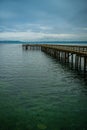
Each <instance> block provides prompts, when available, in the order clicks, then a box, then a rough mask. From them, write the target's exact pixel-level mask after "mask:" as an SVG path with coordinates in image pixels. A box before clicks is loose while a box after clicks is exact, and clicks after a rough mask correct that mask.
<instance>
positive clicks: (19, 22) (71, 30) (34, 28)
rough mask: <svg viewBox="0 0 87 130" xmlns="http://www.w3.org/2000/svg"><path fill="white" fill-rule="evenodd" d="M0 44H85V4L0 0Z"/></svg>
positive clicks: (69, 0) (85, 0)
mask: <svg viewBox="0 0 87 130" xmlns="http://www.w3.org/2000/svg"><path fill="white" fill-rule="evenodd" d="M0 40H30V41H32V40H34V41H35V40H78V41H79V40H87V0H0Z"/></svg>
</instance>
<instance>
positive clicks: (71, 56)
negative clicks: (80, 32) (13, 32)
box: [22, 44, 87, 74]
mask: <svg viewBox="0 0 87 130" xmlns="http://www.w3.org/2000/svg"><path fill="white" fill-rule="evenodd" d="M22 46H23V48H25V49H26V50H29V49H30V50H31V49H32V50H41V51H43V52H45V53H46V54H48V55H50V56H52V57H54V58H56V59H57V60H58V61H59V62H61V63H63V64H68V65H69V66H70V68H72V69H74V70H77V71H80V72H83V73H84V74H87V46H79V45H49V44H24V45H22Z"/></svg>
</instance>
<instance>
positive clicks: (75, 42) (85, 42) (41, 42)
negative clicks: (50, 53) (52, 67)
mask: <svg viewBox="0 0 87 130" xmlns="http://www.w3.org/2000/svg"><path fill="white" fill-rule="evenodd" d="M0 43H7V44H8V43H9V44H12V43H13V44H14V43H15V44H26V43H27V44H28V43H31V44H53V43H55V44H57V43H61V44H63V43H65V44H67V43H72V44H87V41H7V40H5V41H0Z"/></svg>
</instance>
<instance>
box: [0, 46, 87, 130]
mask: <svg viewBox="0 0 87 130" xmlns="http://www.w3.org/2000/svg"><path fill="white" fill-rule="evenodd" d="M0 130H87V85H86V84H85V82H84V80H83V79H82V78H80V76H78V75H77V74H76V73H74V72H73V71H71V70H69V69H68V68H66V67H65V66H63V65H61V64H60V63H58V61H57V60H55V59H53V58H51V57H50V56H47V55H46V54H45V53H43V52H41V51H32V50H31V51H29V50H28V51H26V50H23V49H22V47H21V45H16V44H14V45H10V44H8V45H5V44H1V45H0Z"/></svg>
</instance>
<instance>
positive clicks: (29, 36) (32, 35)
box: [0, 31, 87, 41]
mask: <svg viewBox="0 0 87 130" xmlns="http://www.w3.org/2000/svg"><path fill="white" fill-rule="evenodd" d="M86 36H87V35H83V34H50V33H41V32H39V33H37V32H32V31H30V32H0V40H25V41H29V40H32V41H35V40H72V39H78V38H80V40H81V39H84V37H86Z"/></svg>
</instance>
